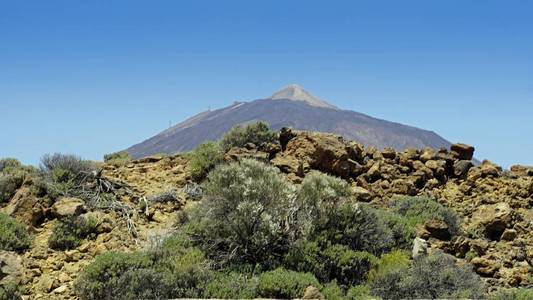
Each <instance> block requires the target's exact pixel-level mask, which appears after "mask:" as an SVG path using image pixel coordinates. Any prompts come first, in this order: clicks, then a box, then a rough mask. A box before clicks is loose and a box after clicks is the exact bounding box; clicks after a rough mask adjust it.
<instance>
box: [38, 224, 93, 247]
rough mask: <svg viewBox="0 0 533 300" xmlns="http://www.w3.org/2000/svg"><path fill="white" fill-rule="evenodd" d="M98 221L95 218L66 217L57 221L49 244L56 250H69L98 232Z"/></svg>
mask: <svg viewBox="0 0 533 300" xmlns="http://www.w3.org/2000/svg"><path fill="white" fill-rule="evenodd" d="M97 226H98V221H97V220H96V219H94V218H84V217H81V216H78V217H65V218H62V219H60V220H58V222H57V223H56V225H55V226H54V229H53V231H52V235H51V236H50V237H49V239H48V246H49V247H50V248H52V249H55V250H67V249H74V248H76V247H78V246H79V245H80V244H81V242H82V241H83V239H85V238H88V237H90V236H91V235H93V234H95V233H96V227H97Z"/></svg>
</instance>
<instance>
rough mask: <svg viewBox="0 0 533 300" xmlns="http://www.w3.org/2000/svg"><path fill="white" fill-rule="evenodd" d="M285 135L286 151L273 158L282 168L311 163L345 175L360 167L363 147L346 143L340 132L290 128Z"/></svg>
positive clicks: (297, 168) (347, 175)
mask: <svg viewBox="0 0 533 300" xmlns="http://www.w3.org/2000/svg"><path fill="white" fill-rule="evenodd" d="M282 133H283V132H282ZM282 136H284V137H285V138H284V140H283V141H282V142H281V145H282V148H284V151H283V152H280V153H278V154H277V155H276V157H275V158H274V159H273V160H272V163H273V164H274V165H277V166H283V168H281V169H282V170H283V169H285V170H292V171H294V170H301V167H300V166H309V167H310V168H312V169H316V170H320V171H322V172H326V173H330V174H333V175H336V176H339V177H343V178H347V177H349V176H350V175H353V174H354V173H357V172H360V171H361V166H360V165H359V163H358V158H359V157H358V156H359V155H360V151H361V150H360V147H359V146H358V145H354V144H353V143H346V142H345V141H344V140H343V139H342V138H341V137H339V136H336V135H332V134H325V133H312V132H298V131H288V130H286V131H285V132H284V133H283V134H282ZM289 138H290V139H289ZM286 140H288V141H286ZM285 142H286V144H285ZM296 161H298V163H296Z"/></svg>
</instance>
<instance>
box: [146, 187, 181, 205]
mask: <svg viewBox="0 0 533 300" xmlns="http://www.w3.org/2000/svg"><path fill="white" fill-rule="evenodd" d="M147 200H148V201H150V202H157V203H164V202H178V201H179V198H178V191H177V190H176V189H174V188H170V189H166V190H164V191H161V192H159V193H156V194H152V195H150V196H148V197H147Z"/></svg>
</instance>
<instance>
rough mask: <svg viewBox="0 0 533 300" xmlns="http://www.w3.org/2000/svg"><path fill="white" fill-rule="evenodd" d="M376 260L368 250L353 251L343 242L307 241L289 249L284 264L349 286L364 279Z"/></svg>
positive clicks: (323, 280)
mask: <svg viewBox="0 0 533 300" xmlns="http://www.w3.org/2000/svg"><path fill="white" fill-rule="evenodd" d="M376 262H377V258H376V257H375V256H373V255H372V254H370V253H368V252H359V251H353V250H350V249H348V248H347V247H346V246H342V245H332V246H327V247H320V246H319V244H318V243H317V242H307V243H305V244H304V245H303V246H302V247H295V248H294V249H293V250H291V252H290V253H289V255H288V256H287V257H286V260H285V265H287V266H288V267H290V268H292V269H295V270H298V271H301V272H310V273H313V274H314V275H315V276H316V277H317V278H318V279H319V280H320V281H321V282H330V281H335V282H337V283H338V284H339V285H340V286H341V287H343V288H348V287H350V286H351V285H354V284H360V283H362V282H364V281H365V279H366V275H367V273H368V271H370V270H371V269H372V268H373V266H374V265H375V264H376Z"/></svg>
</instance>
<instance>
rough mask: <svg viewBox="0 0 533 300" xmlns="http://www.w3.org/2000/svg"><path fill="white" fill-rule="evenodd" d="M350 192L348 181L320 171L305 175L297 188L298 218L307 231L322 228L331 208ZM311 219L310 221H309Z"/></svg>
mask: <svg viewBox="0 0 533 300" xmlns="http://www.w3.org/2000/svg"><path fill="white" fill-rule="evenodd" d="M350 194H351V192H350V187H349V185H348V183H347V182H346V181H344V180H342V179H340V178H336V177H333V176H329V175H326V174H324V173H320V172H316V171H315V172H311V173H310V174H308V175H307V176H305V178H304V180H303V181H302V184H301V185H300V187H299V190H298V198H297V200H298V202H299V205H300V209H299V219H300V221H301V222H303V223H302V226H303V227H304V228H306V231H307V232H311V231H313V230H314V229H317V228H318V229H319V228H322V227H323V226H324V225H325V223H327V222H328V217H329V214H330V212H331V210H332V209H336V208H337V207H338V206H339V204H340V202H341V201H342V200H344V199H345V198H347V197H349V196H350ZM309 221H312V222H309Z"/></svg>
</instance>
